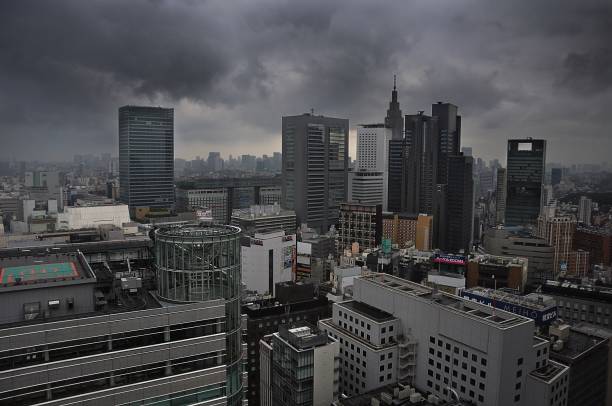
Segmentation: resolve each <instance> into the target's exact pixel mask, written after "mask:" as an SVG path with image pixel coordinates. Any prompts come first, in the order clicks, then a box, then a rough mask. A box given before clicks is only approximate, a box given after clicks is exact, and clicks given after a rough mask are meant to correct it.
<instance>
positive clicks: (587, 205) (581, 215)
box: [578, 196, 593, 226]
mask: <svg viewBox="0 0 612 406" xmlns="http://www.w3.org/2000/svg"><path fill="white" fill-rule="evenodd" d="M592 209H593V202H592V201H591V199H589V198H588V197H586V196H580V202H579V203H578V222H579V223H582V224H584V225H585V226H590V225H591V212H592Z"/></svg>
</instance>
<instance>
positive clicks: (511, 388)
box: [319, 274, 568, 406]
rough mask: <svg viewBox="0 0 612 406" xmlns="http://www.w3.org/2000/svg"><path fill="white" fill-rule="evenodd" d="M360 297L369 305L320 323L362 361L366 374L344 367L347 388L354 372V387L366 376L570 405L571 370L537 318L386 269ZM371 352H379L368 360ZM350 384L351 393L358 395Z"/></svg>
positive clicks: (482, 397) (488, 399) (444, 391)
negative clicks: (541, 332)
mask: <svg viewBox="0 0 612 406" xmlns="http://www.w3.org/2000/svg"><path fill="white" fill-rule="evenodd" d="M353 299H354V302H349V303H362V304H363V305H365V306H368V307H367V309H368V310H366V311H363V307H362V305H357V306H355V305H350V306H352V307H353V309H351V308H347V307H346V306H345V307H343V306H342V304H338V303H336V304H334V305H333V310H332V319H328V320H321V321H320V322H319V326H320V327H321V328H322V329H324V330H326V331H328V333H330V334H331V335H332V336H333V337H334V338H336V337H337V338H338V340H339V339H340V338H342V342H340V346H341V354H344V357H348V360H349V362H350V360H353V359H355V360H356V357H359V358H360V361H361V363H360V365H361V367H360V373H359V376H357V375H356V373H355V370H354V368H355V367H356V366H357V364H356V363H355V362H350V363H349V362H347V365H345V364H344V363H342V364H340V373H341V377H342V378H343V380H342V382H343V388H346V387H347V385H346V384H344V382H345V381H344V379H345V378H344V377H345V372H347V374H351V373H352V374H353V379H351V377H350V375H349V376H348V378H347V382H348V383H349V384H350V383H353V387H355V385H354V384H355V383H356V382H357V381H356V379H359V386H360V387H361V383H362V382H364V383H366V388H367V387H368V383H369V382H370V377H373V378H374V379H373V381H376V379H378V385H379V386H385V385H389V384H395V383H396V382H397V381H400V382H402V383H405V384H408V385H411V386H413V387H415V388H416V389H417V390H420V391H427V392H429V393H431V394H433V395H436V396H438V397H439V398H441V399H448V398H449V397H450V396H451V393H453V394H456V396H457V397H459V398H460V399H461V400H463V401H471V402H473V403H474V404H476V405H491V406H492V405H496V406H505V405H530V406H531V405H535V404H541V403H540V399H545V400H546V402H547V403H545V404H551V403H549V402H551V400H552V404H553V405H555V406H560V405H564V404H566V403H565V402H566V400H567V393H564V391H563V385H566V383H567V378H568V368H567V367H565V366H563V365H561V364H558V363H556V362H555V361H552V360H549V345H550V344H549V342H548V341H547V340H543V339H539V338H537V337H535V336H534V329H535V325H534V322H533V320H531V319H528V318H524V317H522V316H519V315H516V314H512V313H508V312H505V311H503V310H497V309H493V308H491V307H490V306H486V305H482V304H479V303H476V302H473V301H470V300H466V299H462V298H459V297H457V296H454V295H449V294H446V293H442V292H437V291H435V290H434V289H432V288H428V287H425V286H422V285H419V284H416V283H413V282H409V281H406V280H404V279H401V278H398V277H394V276H390V275H386V274H370V275H366V276H361V277H358V278H355V280H354V285H353ZM345 303H346V302H345ZM354 307H359V309H357V311H355V310H354ZM371 308H374V309H376V310H375V311H370V309H371ZM375 314H376V317H375ZM345 315H346V318H345ZM368 325H369V326H368ZM383 328H384V330H383ZM368 334H369V336H370V337H369V339H368ZM362 335H363V336H362ZM364 350H365V352H366V353H365V356H364ZM372 352H374V353H375V354H376V356H377V357H372V358H369V357H370V356H371V353H372ZM351 357H353V358H351ZM364 358H365V359H364ZM345 359H346V358H345ZM364 361H365V363H366V364H365V365H363V362H364ZM370 363H372V365H371V364H370ZM380 364H381V365H380ZM388 364H391V367H389V365H388ZM350 366H353V369H351V368H350ZM376 366H378V368H375V367H376ZM362 368H365V369H366V371H365V378H366V380H365V381H364V378H363V375H362V372H364V371H363V369H362ZM389 374H391V376H390V377H389ZM394 374H396V375H394ZM348 388H349V391H348V393H347V395H352V394H354V393H355V390H353V392H351V391H350V386H349V387H348ZM362 389H365V388H360V390H362ZM536 399H537V401H536Z"/></svg>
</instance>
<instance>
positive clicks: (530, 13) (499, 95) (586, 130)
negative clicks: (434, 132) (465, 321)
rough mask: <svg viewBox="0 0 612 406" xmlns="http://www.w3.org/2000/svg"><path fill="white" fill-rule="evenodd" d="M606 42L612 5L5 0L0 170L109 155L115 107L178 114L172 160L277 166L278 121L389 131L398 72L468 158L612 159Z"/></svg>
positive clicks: (409, 106) (611, 68) (409, 102)
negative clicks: (455, 134)
mask: <svg viewBox="0 0 612 406" xmlns="http://www.w3.org/2000/svg"><path fill="white" fill-rule="evenodd" d="M611 38H612V2H610V1H609V0H600V1H590V0H581V1H576V0H554V1H550V0H542V1H533V0H512V1H490V0H482V1H476V0H447V1H438V0H423V1H414V0H398V1H385V0H371V1H361V0H338V1H336V0H334V1H332V0H322V1H319V0H314V1H313V0H309V1H289V0H257V1H254V0H231V1H230V0H210V1H206V0H184V1H182V0H150V1H146V0H122V1H115V0H104V1H97V0H87V1H83V0H74V1H64V0H54V1H29V0H6V1H2V2H1V3H0V159H3V160H7V159H40V160H45V159H47V160H59V159H71V157H72V155H73V154H75V153H101V152H112V153H113V154H114V155H116V154H117V152H116V151H117V137H118V136H117V108H118V107H119V106H121V105H124V104H151V105H161V106H167V107H174V108H175V134H176V135H175V138H176V140H175V145H176V156H177V157H182V158H187V159H192V158H193V157H195V156H196V155H201V156H207V155H208V152H210V151H221V153H222V155H224V156H227V155H228V154H234V155H236V154H242V153H250V154H257V155H260V154H263V153H268V154H269V153H271V152H272V151H279V150H280V124H281V116H283V115H292V114H300V113H303V112H306V111H309V110H310V109H311V108H314V110H315V113H318V114H325V115H330V116H337V117H347V118H349V119H350V122H351V125H352V126H354V125H356V124H358V123H367V122H380V121H382V119H383V117H384V115H385V111H386V108H387V103H388V99H389V97H390V90H391V87H392V81H393V79H392V78H393V74H397V75H398V89H399V91H400V103H401V107H402V110H403V112H404V114H409V113H413V112H416V111H417V110H425V111H430V109H431V107H430V105H431V103H433V102H436V101H438V100H442V101H449V102H452V103H454V104H457V105H458V106H459V109H460V112H461V114H462V115H463V126H464V127H463V145H464V146H471V147H473V149H474V154H475V155H477V156H482V157H484V158H487V159H492V158H500V159H502V160H503V159H504V156H505V142H506V139H508V138H513V137H523V136H531V137H543V138H546V139H547V140H548V141H549V146H548V151H549V152H548V156H549V161H555V162H566V163H575V162H590V161H595V162H603V161H608V162H612V111H611V108H612V39H611ZM351 141H352V142H351V144H352V145H351V150H354V140H351ZM352 155H353V156H354V153H353V154H352Z"/></svg>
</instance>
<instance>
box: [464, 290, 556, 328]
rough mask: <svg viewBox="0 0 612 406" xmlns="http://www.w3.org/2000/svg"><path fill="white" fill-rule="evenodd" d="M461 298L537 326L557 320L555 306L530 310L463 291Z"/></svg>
mask: <svg viewBox="0 0 612 406" xmlns="http://www.w3.org/2000/svg"><path fill="white" fill-rule="evenodd" d="M461 296H462V297H465V298H467V299H470V300H473V301H475V302H478V303H482V304H485V305H488V306H493V307H495V308H497V309H501V310H505V311H507V312H510V313H514V314H518V315H519V316H523V317H528V318H530V319H533V320H535V323H536V324H537V325H544V324H550V323H551V322H553V321H554V320H556V319H557V306H551V307H549V308H548V309H546V310H537V309H531V308H528V307H525V306H521V305H518V304H515V303H509V302H505V301H503V300H493V299H492V298H490V297H486V296H481V295H477V294H475V293H473V292H467V291H463V292H461Z"/></svg>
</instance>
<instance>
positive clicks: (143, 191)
mask: <svg viewBox="0 0 612 406" xmlns="http://www.w3.org/2000/svg"><path fill="white" fill-rule="evenodd" d="M119 189H120V192H119V194H120V197H121V201H122V202H123V203H125V204H127V205H128V206H129V207H130V210H133V209H135V208H136V207H149V208H152V209H170V208H173V207H174V109H168V108H161V107H140V106H124V107H121V108H120V109H119Z"/></svg>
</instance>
